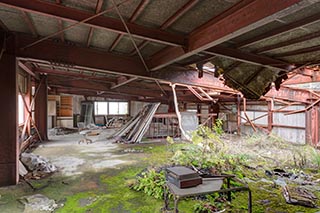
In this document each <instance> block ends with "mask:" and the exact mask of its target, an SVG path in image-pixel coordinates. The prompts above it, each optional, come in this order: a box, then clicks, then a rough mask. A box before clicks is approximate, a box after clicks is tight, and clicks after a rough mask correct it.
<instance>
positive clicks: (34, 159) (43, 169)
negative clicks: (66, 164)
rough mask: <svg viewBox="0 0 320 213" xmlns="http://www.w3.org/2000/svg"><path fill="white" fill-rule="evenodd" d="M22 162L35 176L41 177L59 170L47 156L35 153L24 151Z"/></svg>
mask: <svg viewBox="0 0 320 213" xmlns="http://www.w3.org/2000/svg"><path fill="white" fill-rule="evenodd" d="M20 158H21V162H22V163H23V165H24V166H26V167H27V169H28V170H29V171H30V172H32V175H33V177H39V176H40V177H41V176H44V175H47V174H50V173H53V172H55V171H57V167H56V166H55V165H53V164H51V163H50V162H49V160H47V159H46V158H44V157H42V156H39V155H35V154H33V153H22V154H21V157H20Z"/></svg>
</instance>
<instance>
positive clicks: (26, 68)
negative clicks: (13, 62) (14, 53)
mask: <svg viewBox="0 0 320 213" xmlns="http://www.w3.org/2000/svg"><path fill="white" fill-rule="evenodd" d="M18 65H19V67H20V68H21V69H23V70H24V71H25V72H27V73H28V74H29V75H31V76H32V77H34V78H37V79H38V77H37V76H36V74H35V73H34V72H33V71H32V69H30V67H28V66H26V65H25V64H24V63H22V62H21V61H19V62H18ZM38 80H39V79H38Z"/></svg>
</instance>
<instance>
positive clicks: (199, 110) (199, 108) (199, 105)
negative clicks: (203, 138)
mask: <svg viewBox="0 0 320 213" xmlns="http://www.w3.org/2000/svg"><path fill="white" fill-rule="evenodd" d="M197 113H198V114H201V104H197ZM198 119H199V125H200V124H201V115H199V116H198Z"/></svg>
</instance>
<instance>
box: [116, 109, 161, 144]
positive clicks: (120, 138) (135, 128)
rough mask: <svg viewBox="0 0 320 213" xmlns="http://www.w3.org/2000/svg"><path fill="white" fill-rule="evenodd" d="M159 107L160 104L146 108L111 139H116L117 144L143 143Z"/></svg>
mask: <svg viewBox="0 0 320 213" xmlns="http://www.w3.org/2000/svg"><path fill="white" fill-rule="evenodd" d="M159 105H160V103H152V104H148V105H146V106H144V107H143V108H142V110H141V111H140V112H139V113H137V114H136V115H135V116H134V117H133V118H132V119H131V120H130V121H128V123H126V124H125V125H124V126H123V127H122V128H121V129H120V130H119V131H118V132H116V133H115V134H113V135H111V136H110V138H115V139H116V141H117V142H125V143H139V142H141V140H142V137H143V136H144V134H145V133H146V132H147V130H148V128H149V125H150V123H151V121H152V118H153V116H154V114H155V112H156V111H157V109H158V107H159Z"/></svg>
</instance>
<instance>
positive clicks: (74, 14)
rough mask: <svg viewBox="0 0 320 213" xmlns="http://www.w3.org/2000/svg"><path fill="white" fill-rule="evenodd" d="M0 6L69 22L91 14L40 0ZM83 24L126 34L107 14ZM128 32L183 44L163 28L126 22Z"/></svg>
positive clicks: (9, 0)
mask: <svg viewBox="0 0 320 213" xmlns="http://www.w3.org/2000/svg"><path fill="white" fill-rule="evenodd" d="M0 5H1V6H5V7H10V8H15V9H18V10H22V11H25V12H31V13H36V14H39V15H44V16H47V17H54V18H58V19H62V20H64V21H69V22H81V21H83V20H85V19H88V18H89V17H92V16H93V14H91V13H88V12H85V11H81V10H77V9H74V8H70V7H65V6H63V5H58V4H54V3H50V2H45V1H41V0H33V1H20V0H2V1H1V2H0ZM82 24H83V25H87V26H89V27H93V28H100V29H104V30H110V31H113V32H116V33H120V34H125V35H127V34H128V33H127V31H126V29H125V27H124V26H123V24H122V22H121V21H120V20H118V19H114V18H110V17H107V16H98V17H96V18H94V19H91V20H89V21H87V22H85V23H82ZM127 25H128V27H129V29H130V32H131V34H132V36H133V37H136V38H140V39H145V40H150V41H154V42H158V43H162V44H166V45H173V46H181V45H184V39H185V37H184V36H182V35H178V34H173V33H169V32H165V31H163V30H157V29H153V28H147V27H144V26H140V25H137V24H133V23H127Z"/></svg>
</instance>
